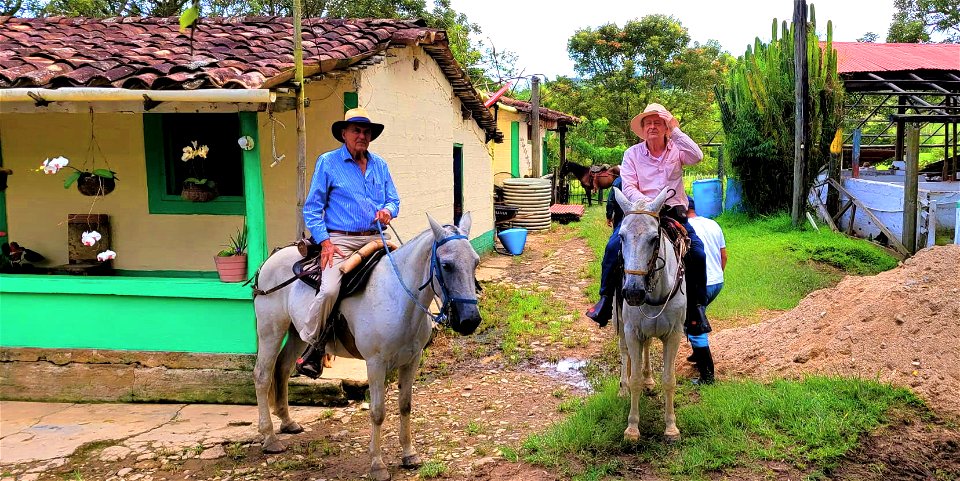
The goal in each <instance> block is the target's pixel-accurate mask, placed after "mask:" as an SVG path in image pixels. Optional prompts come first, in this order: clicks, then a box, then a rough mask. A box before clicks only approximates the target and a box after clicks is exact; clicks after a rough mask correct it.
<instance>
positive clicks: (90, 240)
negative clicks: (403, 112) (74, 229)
mask: <svg viewBox="0 0 960 481" xmlns="http://www.w3.org/2000/svg"><path fill="white" fill-rule="evenodd" d="M102 237H103V236H101V235H100V233H99V232H97V231H95V230H92V231H87V232H84V233H83V234H82V235H81V236H80V242H81V243H83V245H85V246H87V247H92V246H93V245H94V244H96V243H97V241H99V240H100V239H101V238H102Z"/></svg>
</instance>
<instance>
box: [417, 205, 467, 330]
mask: <svg viewBox="0 0 960 481" xmlns="http://www.w3.org/2000/svg"><path fill="white" fill-rule="evenodd" d="M427 220H429V221H430V228H431V229H432V230H433V238H434V242H435V243H437V244H439V246H438V247H437V254H436V255H437V258H436V263H437V266H438V267H439V270H438V271H439V272H438V274H436V276H435V277H437V278H436V279H434V280H433V282H434V284H435V285H434V288H435V289H436V290H437V292H438V293H440V294H441V297H442V298H443V299H442V300H443V302H445V303H446V302H449V303H450V313H449V319H450V328H451V329H453V330H454V331H456V332H458V333H460V334H462V335H465V336H466V335H470V334H473V331H475V330H476V329H477V326H479V325H480V309H479V306H478V305H477V266H478V265H479V264H480V256H478V255H477V252H476V251H474V250H473V246H472V245H470V241H469V240H468V239H469V237H470V224H471V219H470V213H469V212H467V213H466V214H463V217H461V218H460V223H459V224H458V225H457V226H451V225H447V226H443V225H440V223H438V222H437V221H435V220H433V217H430V214H427ZM458 235H459V236H463V238H453V239H450V238H451V237H452V236H458ZM437 284H439V285H437Z"/></svg>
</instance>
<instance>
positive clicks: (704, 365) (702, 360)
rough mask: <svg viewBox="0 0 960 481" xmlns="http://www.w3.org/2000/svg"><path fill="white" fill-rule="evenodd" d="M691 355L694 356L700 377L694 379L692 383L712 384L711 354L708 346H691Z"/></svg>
mask: <svg viewBox="0 0 960 481" xmlns="http://www.w3.org/2000/svg"><path fill="white" fill-rule="evenodd" d="M693 357H695V358H696V363H697V370H698V371H700V378H699V379H694V380H693V383H694V384H713V381H714V377H713V354H711V353H710V347H709V346H708V347H695V348H693Z"/></svg>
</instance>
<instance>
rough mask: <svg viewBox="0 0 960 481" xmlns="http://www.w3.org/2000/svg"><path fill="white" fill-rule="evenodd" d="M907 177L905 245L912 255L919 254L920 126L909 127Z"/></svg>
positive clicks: (904, 185) (906, 156)
mask: <svg viewBox="0 0 960 481" xmlns="http://www.w3.org/2000/svg"><path fill="white" fill-rule="evenodd" d="M905 154H906V155H905V156H904V161H905V163H906V176H905V177H904V178H903V245H904V246H905V247H906V248H907V250H908V251H910V253H911V254H912V253H914V252H917V194H918V192H919V188H920V186H919V184H918V176H919V171H920V124H917V123H910V124H908V126H907V139H906V153H905Z"/></svg>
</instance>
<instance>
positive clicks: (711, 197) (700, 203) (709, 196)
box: [693, 179, 723, 219]
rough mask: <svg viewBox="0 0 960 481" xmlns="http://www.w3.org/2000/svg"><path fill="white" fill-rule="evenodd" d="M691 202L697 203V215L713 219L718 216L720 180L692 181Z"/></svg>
mask: <svg viewBox="0 0 960 481" xmlns="http://www.w3.org/2000/svg"><path fill="white" fill-rule="evenodd" d="M693 200H695V201H697V215H699V216H703V217H709V218H711V219H712V218H714V217H716V216H718V215H720V212H721V210H720V206H721V205H722V204H723V202H722V200H721V198H720V179H703V180H695V181H693Z"/></svg>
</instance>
